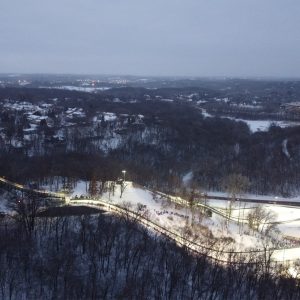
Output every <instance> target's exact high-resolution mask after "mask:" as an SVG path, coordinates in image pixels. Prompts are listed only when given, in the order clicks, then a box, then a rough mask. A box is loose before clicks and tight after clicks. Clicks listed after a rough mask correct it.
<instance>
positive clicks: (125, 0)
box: [0, 0, 300, 78]
mask: <svg viewBox="0 0 300 300" xmlns="http://www.w3.org/2000/svg"><path fill="white" fill-rule="evenodd" d="M299 28H300V1H299V0H51V1H41V0H1V1H0V73H76V74H120V75H124V74H130V75H157V76H201V77H202V76H204V77H205V76H233V77H270V76H271V77H299V78H300V30H299Z"/></svg>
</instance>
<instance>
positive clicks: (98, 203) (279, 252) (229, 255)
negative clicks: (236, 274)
mask: <svg viewBox="0 0 300 300" xmlns="http://www.w3.org/2000/svg"><path fill="white" fill-rule="evenodd" d="M70 204H75V205H76V204H80V205H86V206H90V207H94V208H98V209H102V210H103V209H104V210H106V211H108V212H114V213H117V214H118V215H123V216H127V217H130V218H131V219H133V220H136V221H137V222H138V223H140V224H142V225H144V226H145V227H147V228H149V229H152V230H154V231H156V232H159V233H160V234H162V235H164V236H166V237H168V238H170V239H171V240H173V241H174V242H175V243H176V244H178V245H180V246H182V247H185V248H187V249H188V250H190V251H191V252H194V253H197V254H200V255H205V256H206V257H208V258H210V259H213V260H216V261H218V262H220V263H236V264H249V263H252V262H251V261H249V262H248V261H247V259H250V260H251V258H252V259H253V257H256V258H257V257H260V258H261V259H263V258H264V257H267V256H269V255H270V256H272V258H273V262H275V263H291V262H294V261H297V260H298V259H299V253H300V248H299V247H297V248H284V249H276V248H266V249H263V250H262V249H258V250H249V251H224V250H220V249H214V248H212V247H207V246H203V245H200V244H198V243H196V242H194V241H191V240H189V239H187V238H186V237H184V236H181V235H179V234H178V233H176V232H173V231H171V230H169V229H166V228H164V227H162V226H161V225H159V224H156V223H155V222H153V221H151V220H149V219H147V218H145V217H143V216H142V215H140V214H138V213H136V212H134V211H131V210H128V209H127V208H123V207H121V206H119V205H115V204H112V203H107V202H106V201H103V200H93V199H85V200H82V199H80V200H74V199H73V200H70ZM286 256H288V257H289V258H290V259H285V257H286ZM253 263H257V262H253Z"/></svg>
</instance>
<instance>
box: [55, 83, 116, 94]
mask: <svg viewBox="0 0 300 300" xmlns="http://www.w3.org/2000/svg"><path fill="white" fill-rule="evenodd" d="M55 89H61V90H68V91H79V92H87V93H92V92H96V91H106V90H109V89H110V87H86V86H84V87H83V86H72V85H62V86H57V87H55Z"/></svg>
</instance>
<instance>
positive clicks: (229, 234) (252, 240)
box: [71, 181, 300, 251]
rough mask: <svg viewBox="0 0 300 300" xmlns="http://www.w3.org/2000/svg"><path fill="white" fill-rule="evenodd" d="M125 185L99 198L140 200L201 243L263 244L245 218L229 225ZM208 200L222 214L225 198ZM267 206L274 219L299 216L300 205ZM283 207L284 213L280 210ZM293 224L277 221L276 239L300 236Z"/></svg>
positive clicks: (161, 220)
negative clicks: (275, 217) (213, 241)
mask: <svg viewBox="0 0 300 300" xmlns="http://www.w3.org/2000/svg"><path fill="white" fill-rule="evenodd" d="M126 185H127V186H126V188H125V191H124V193H123V195H122V197H120V186H119V185H117V186H116V189H115V193H114V195H112V194H110V195H109V194H108V193H104V195H103V196H101V199H102V200H105V201H107V202H109V203H113V204H117V205H124V204H125V203H127V205H129V204H128V203H130V207H131V208H132V209H133V208H135V207H136V206H137V204H142V205H144V206H145V209H147V212H148V215H149V217H150V219H151V220H152V221H153V222H155V223H156V224H159V225H161V226H163V227H165V228H167V229H170V230H173V231H176V232H177V233H179V234H183V232H184V230H186V229H187V228H189V230H191V231H195V233H196V235H198V238H196V240H197V241H198V242H200V241H201V243H203V242H205V239H207V237H208V236H210V237H213V238H214V239H215V240H218V239H219V240H220V239H224V238H227V239H228V241H232V242H229V243H228V245H227V248H226V249H227V250H229V249H234V250H235V251H244V250H248V249H262V248H263V246H264V243H265V241H264V240H263V239H264V238H263V236H262V235H261V234H259V233H256V232H255V233H254V232H251V230H249V228H248V225H247V224H246V222H244V224H242V225H241V224H240V225H239V224H238V222H236V221H229V223H228V225H226V220H225V218H224V217H222V216H220V215H218V214H215V213H213V214H212V217H207V216H204V215H203V214H200V209H199V208H196V209H193V210H191V209H190V208H189V207H184V206H182V205H178V204H176V203H174V202H172V201H170V198H169V197H165V196H164V195H163V194H161V193H160V194H157V193H153V192H151V191H149V190H146V189H144V188H142V187H139V186H137V185H135V184H133V183H131V182H127V183H126ZM87 190H88V187H87V185H86V183H85V182H82V181H81V182H78V184H77V185H76V187H75V189H74V191H73V193H72V195H71V198H72V197H75V196H76V195H77V196H78V197H79V196H81V195H83V196H87V197H88V193H87ZM168 198H169V199H168ZM173 199H174V200H175V199H176V197H173ZM177 199H178V198H177ZM207 204H208V205H209V206H211V207H212V208H216V209H218V210H219V211H220V212H221V213H223V214H225V213H226V208H227V206H228V201H219V200H209V201H207ZM256 206H257V205H256V204H251V203H246V204H244V203H241V206H240V207H238V206H234V207H233V210H232V217H233V218H238V217H239V218H240V219H246V218H247V214H248V213H249V212H250V211H252V209H253V208H255V207H256ZM238 208H240V210H239V209H238ZM267 208H268V209H270V210H272V211H274V213H277V215H278V219H277V220H274V221H275V222H277V221H278V222H282V221H288V220H295V219H297V218H298V216H299V218H300V209H295V208H288V207H285V208H284V210H281V208H280V207H278V206H275V205H274V206H273V205H268V206H267ZM282 211H283V212H284V215H282V214H279V212H282ZM192 220H193V221H192ZM191 225H193V226H191ZM296 227H297V223H294V222H291V223H284V224H280V230H281V231H282V234H279V235H278V236H277V237H278V240H282V235H288V236H295V237H300V233H297V230H295V229H296ZM193 228H194V229H193ZM293 229H294V231H293ZM292 233H293V234H292ZM271 247H272V245H271Z"/></svg>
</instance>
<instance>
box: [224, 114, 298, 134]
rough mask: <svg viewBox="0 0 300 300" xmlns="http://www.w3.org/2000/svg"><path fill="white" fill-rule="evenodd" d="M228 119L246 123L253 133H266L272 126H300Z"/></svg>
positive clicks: (293, 123) (277, 122) (280, 122)
mask: <svg viewBox="0 0 300 300" xmlns="http://www.w3.org/2000/svg"><path fill="white" fill-rule="evenodd" d="M228 119H232V120H235V121H241V122H244V123H247V125H248V126H249V128H250V130H251V132H253V133H254V132H257V131H268V130H269V128H270V126H271V125H272V124H274V125H276V126H279V127H281V128H286V127H294V126H300V123H298V122H290V121H272V120H246V119H239V118H228Z"/></svg>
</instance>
